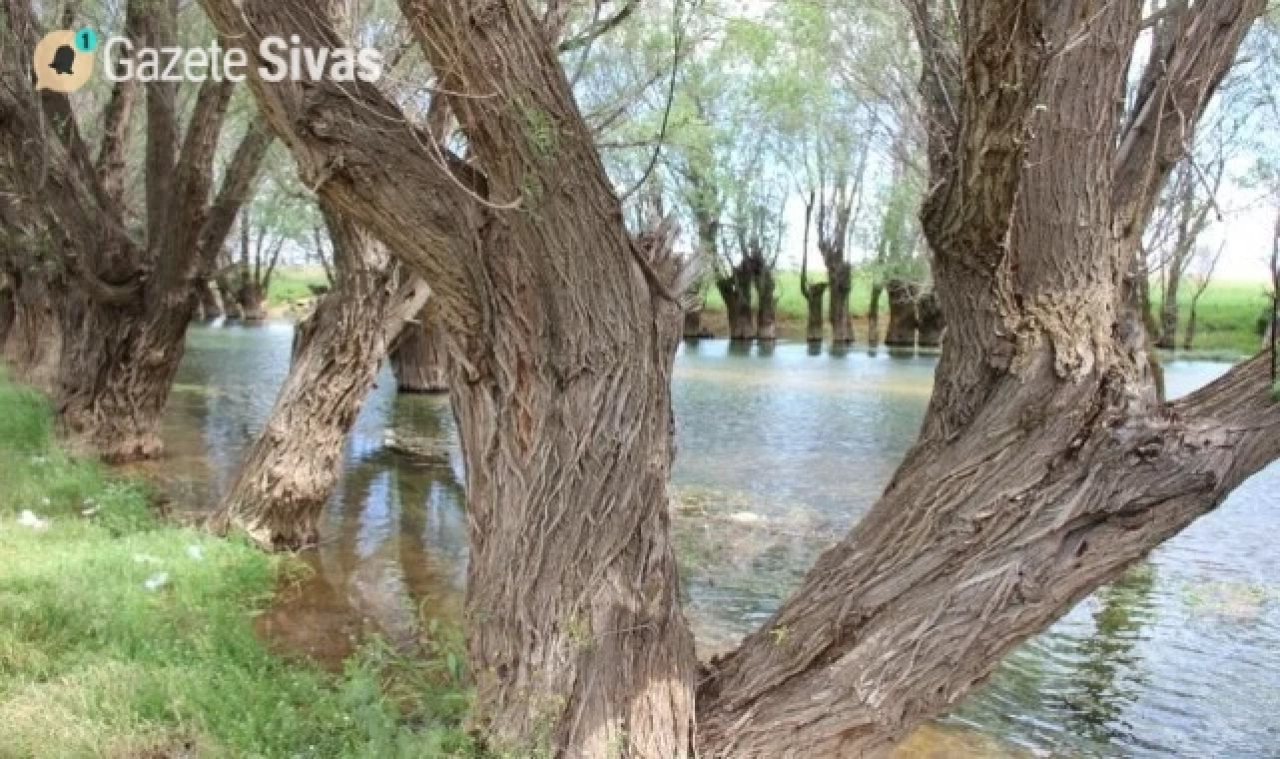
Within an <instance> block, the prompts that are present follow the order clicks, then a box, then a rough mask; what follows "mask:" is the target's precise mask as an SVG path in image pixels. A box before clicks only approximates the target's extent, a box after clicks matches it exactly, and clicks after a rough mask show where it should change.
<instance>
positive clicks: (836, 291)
mask: <svg viewBox="0 0 1280 759" xmlns="http://www.w3.org/2000/svg"><path fill="white" fill-rule="evenodd" d="M827 273H828V277H829V281H830V284H831V342H832V344H833V345H848V344H850V343H852V342H853V319H852V317H851V316H850V315H849V296H850V295H851V294H852V292H853V267H852V266H850V265H849V264H848V263H845V262H843V261H841V262H839V263H837V264H835V265H833V266H829V268H828V270H827Z"/></svg>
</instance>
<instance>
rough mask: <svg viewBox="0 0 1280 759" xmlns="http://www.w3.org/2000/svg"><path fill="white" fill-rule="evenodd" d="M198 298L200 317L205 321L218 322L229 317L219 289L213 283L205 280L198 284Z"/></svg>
mask: <svg viewBox="0 0 1280 759" xmlns="http://www.w3.org/2000/svg"><path fill="white" fill-rule="evenodd" d="M196 296H197V297H198V298H199V299H200V317H201V318H202V319H203V320H204V321H216V320H218V319H221V318H223V317H224V316H226V315H227V314H226V311H225V309H223V307H222V298H221V296H220V295H219V292H218V288H217V287H215V286H214V283H213V282H212V281H210V280H207V279H204V280H200V281H199V282H197V283H196Z"/></svg>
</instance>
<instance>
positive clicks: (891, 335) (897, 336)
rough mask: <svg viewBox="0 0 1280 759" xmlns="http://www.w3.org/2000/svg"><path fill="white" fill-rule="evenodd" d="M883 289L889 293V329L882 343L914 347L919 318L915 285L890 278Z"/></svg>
mask: <svg viewBox="0 0 1280 759" xmlns="http://www.w3.org/2000/svg"><path fill="white" fill-rule="evenodd" d="M885 289H886V290H887V291H888V295H889V329H888V330H887V331H886V332H885V336H884V344H885V345H887V346H889V347H890V348H914V347H915V345H916V329H917V327H918V326H919V318H918V317H917V315H916V287H915V285H912V284H911V283H909V282H904V281H903V280H900V279H891V280H889V282H888V284H887V285H886V287H885Z"/></svg>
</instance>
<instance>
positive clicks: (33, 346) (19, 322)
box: [0, 263, 62, 394]
mask: <svg viewBox="0 0 1280 759" xmlns="http://www.w3.org/2000/svg"><path fill="white" fill-rule="evenodd" d="M12 280H13V282H12V289H11V290H10V291H9V292H10V293H11V300H10V313H11V319H10V324H9V328H8V329H7V330H6V335H5V339H4V342H3V343H0V347H2V348H3V353H2V354H0V355H3V357H4V360H5V362H6V363H7V364H8V365H9V367H10V368H11V369H12V371H13V378H14V379H15V380H17V381H19V382H22V383H25V384H28V385H31V386H33V387H36V388H38V389H40V390H42V391H44V392H46V393H49V394H53V392H54V391H55V389H56V387H57V378H58V366H59V362H60V361H61V359H62V325H61V323H60V322H59V320H58V312H57V308H56V301H55V299H54V293H53V288H54V287H56V286H58V285H57V283H56V281H55V280H54V278H53V277H52V276H51V275H50V274H48V273H47V269H46V267H44V266H42V265H40V264H38V263H31V264H30V265H28V266H26V267H24V268H18V269H15V270H14V272H13V274H12Z"/></svg>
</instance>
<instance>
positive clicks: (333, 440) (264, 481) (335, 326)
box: [213, 213, 429, 549]
mask: <svg viewBox="0 0 1280 759" xmlns="http://www.w3.org/2000/svg"><path fill="white" fill-rule="evenodd" d="M325 216H326V220H327V223H328V225H329V230H330V236H331V237H332V238H333V247H334V262H335V263H334V266H335V269H336V271H337V273H336V281H335V283H334V287H333V289H332V290H331V291H330V292H329V293H328V294H327V295H325V296H323V297H322V298H321V299H320V301H319V303H318V304H317V305H316V308H315V311H313V312H312V313H311V314H310V315H309V316H308V317H307V318H306V319H304V320H303V321H301V322H299V324H298V327H297V329H298V332H297V336H296V337H295V340H294V351H293V363H292V365H291V366H290V368H289V375H288V377H287V378H286V379H285V382H284V385H283V387H282V388H281V390H280V395H279V397H278V398H277V399H276V404H275V407H274V408H273V409H272V411H271V415H270V416H269V417H268V419H267V423H266V427H265V428H264V429H263V431H262V433H261V434H260V435H259V436H258V438H257V440H255V441H254V444H253V447H252V448H250V449H249V453H248V455H247V456H246V457H245V460H244V463H243V464H242V465H241V468H240V471H239V473H238V474H237V475H236V478H235V480H234V481H233V482H232V483H231V486H230V488H228V490H227V493H226V495H225V496H224V497H223V499H222V502H221V503H220V504H219V507H218V513H217V516H216V517H215V518H214V520H213V521H214V527H215V529H219V530H222V531H225V530H228V529H234V530H240V531H243V532H245V533H246V534H248V535H249V536H250V537H251V538H252V539H253V540H254V541H255V542H256V543H258V544H259V545H261V546H264V547H266V548H269V549H297V548H301V547H303V546H307V545H312V544H314V543H315V542H316V540H317V538H318V536H319V531H318V525H319V521H320V515H321V513H322V512H323V509H324V504H325V502H326V501H328V499H329V496H330V495H331V494H332V493H333V488H334V486H335V484H336V483H337V479H338V472H339V469H340V464H341V461H342V450H343V444H344V443H345V442H346V439H347V434H348V433H349V432H350V431H351V426H352V425H353V424H355V420H356V417H357V416H358V415H359V413H360V408H361V407H362V406H363V405H364V401H365V398H366V397H368V395H369V391H370V390H371V389H372V388H373V382H374V378H375V377H376V376H377V373H378V367H379V366H380V365H381V364H382V360H383V359H384V358H385V357H386V355H387V348H388V346H389V345H390V343H391V341H393V340H395V339H396V337H397V335H398V334H399V333H400V330H401V329H402V328H403V327H404V325H405V324H406V322H407V321H408V320H409V319H410V318H412V317H413V316H415V315H416V314H417V313H418V312H419V311H420V310H421V309H422V306H423V304H424V303H425V302H426V300H427V294H428V292H429V291H428V289H427V287H426V285H425V284H423V283H422V282H420V281H418V280H416V279H409V278H407V277H406V276H405V275H404V274H403V272H402V267H401V266H400V264H399V263H394V264H393V263H391V261H390V260H389V259H388V257H387V255H386V253H385V252H384V251H382V250H380V246H378V245H377V243H375V242H374V241H372V240H371V239H369V238H368V236H367V234H366V233H364V232H363V231H361V230H359V229H357V228H356V227H355V226H354V225H353V224H351V223H350V222H348V221H345V220H343V219H341V217H339V216H337V215H336V214H333V213H326V214H325ZM406 279H407V281H401V280H406Z"/></svg>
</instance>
